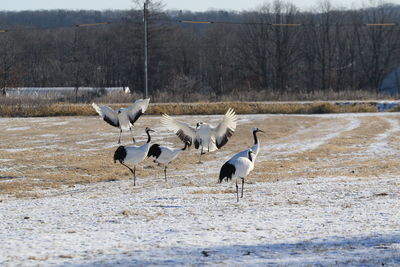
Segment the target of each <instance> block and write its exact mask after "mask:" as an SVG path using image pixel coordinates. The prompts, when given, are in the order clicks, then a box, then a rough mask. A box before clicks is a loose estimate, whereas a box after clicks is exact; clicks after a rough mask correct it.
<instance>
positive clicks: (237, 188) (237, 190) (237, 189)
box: [236, 178, 239, 202]
mask: <svg viewBox="0 0 400 267" xmlns="http://www.w3.org/2000/svg"><path fill="white" fill-rule="evenodd" d="M236 198H237V202H239V186H238V183H237V178H236Z"/></svg>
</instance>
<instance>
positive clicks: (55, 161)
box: [0, 115, 400, 216]
mask: <svg viewBox="0 0 400 267" xmlns="http://www.w3.org/2000/svg"><path fill="white" fill-rule="evenodd" d="M391 118H397V119H399V118H398V117H396V116H391ZM159 119H160V117H159V116H146V119H141V120H139V121H138V123H137V125H136V126H135V129H134V134H135V136H136V137H137V141H138V143H142V142H143V141H144V140H145V136H144V133H143V131H142V129H143V128H144V127H145V126H150V127H153V128H156V130H157V125H158V124H159ZM180 119H181V120H183V121H185V120H186V121H187V122H189V121H190V120H191V118H190V117H186V118H185V117H181V118H180ZM205 119H207V118H205ZM359 120H360V125H359V127H357V128H355V129H353V130H351V131H348V132H344V133H343V134H340V135H339V136H337V137H335V138H332V139H329V140H328V141H327V142H325V143H323V144H321V145H319V146H318V147H317V148H315V149H311V150H307V151H296V150H293V151H291V149H290V146H289V147H288V148H287V153H286V154H274V153H273V150H271V149H270V146H273V145H274V144H278V145H279V144H285V143H286V142H290V143H292V144H295V143H296V142H299V143H301V142H307V140H308V139H310V140H312V138H314V137H315V136H318V135H321V136H322V137H323V136H324V135H325V134H326V133H325V132H323V131H322V130H323V128H324V127H327V126H329V125H331V126H332V125H333V126H335V125H337V126H340V125H343V124H345V123H347V122H348V121H347V120H346V118H345V117H340V118H325V117H314V116H312V117H310V116H285V117H284V119H282V117H281V116H266V117H257V119H255V120H253V121H250V122H247V123H241V124H240V125H239V127H238V128H237V131H236V132H235V134H234V136H233V138H232V140H231V141H229V142H228V144H227V145H226V146H225V147H224V148H223V149H222V150H221V153H224V154H223V158H224V159H223V160H221V158H220V157H221V155H220V154H218V153H220V152H218V153H210V154H207V155H206V156H204V160H205V162H204V163H203V164H193V163H196V162H197V161H198V151H197V150H194V149H191V150H190V151H186V152H184V153H185V154H184V156H183V157H180V158H178V159H177V160H175V161H174V162H173V163H172V164H170V166H169V168H168V176H169V177H168V182H167V183H166V184H165V186H166V187H167V188H168V187H173V186H174V184H175V183H179V184H180V185H182V186H190V187H193V186H210V189H209V190H208V189H199V190H197V191H196V190H195V191H194V192H193V194H204V193H207V194H215V193H232V192H233V191H232V190H231V189H226V190H225V191H224V190H221V189H220V188H219V189H218V190H214V189H216V188H215V187H216V186H217V178H218V175H217V174H214V175H212V176H215V177H214V178H213V179H211V180H210V179H209V178H210V175H207V174H201V173H198V172H197V170H198V169H199V168H206V167H208V166H209V164H214V165H215V163H218V162H220V164H223V162H224V160H225V159H227V158H229V156H230V155H233V154H234V153H236V152H238V151H241V150H242V149H243V148H245V147H248V146H250V145H251V144H252V136H251V134H250V129H251V127H253V126H257V127H260V128H262V129H264V130H265V131H266V134H265V135H261V136H260V138H261V142H262V144H266V145H267V150H264V151H262V152H261V153H262V154H263V155H264V156H265V157H266V158H264V159H262V158H259V159H258V161H257V165H256V168H255V170H254V171H253V172H252V173H251V175H250V176H249V177H248V178H247V179H246V182H247V183H250V182H267V181H276V180H282V179H291V178H298V177H307V178H314V177H321V176H324V177H333V176H351V177H363V178H365V177H375V176H380V175H392V174H398V173H400V167H399V165H398V160H397V158H396V157H392V156H390V155H388V156H386V155H385V154H382V155H375V156H374V155H372V156H371V155H370V156H368V157H367V156H366V155H365V151H366V150H367V149H368V147H369V146H370V145H371V144H373V143H374V142H375V139H376V138H377V137H379V136H380V135H381V134H382V133H385V132H386V131H387V130H390V124H389V123H388V122H387V121H386V120H385V118H384V117H382V116H373V115H371V116H365V117H359ZM26 127H30V128H26ZM309 128H312V129H314V128H315V130H316V131H310V132H309V133H306V134H301V131H303V129H309ZM139 129H140V130H139ZM317 130H321V131H322V132H320V133H318V131H317ZM331 131H333V132H334V131H335V127H333V128H332V130H331ZM158 134H159V132H156V133H155V134H154V137H155V138H157V137H158ZM0 135H1V136H2V142H1V143H0V160H1V162H0V164H1V165H0V194H11V195H14V196H16V197H41V196H42V192H41V191H40V190H41V189H59V188H61V187H74V186H75V185H76V184H87V183H96V182H100V181H103V182H108V181H115V180H123V179H131V173H130V172H129V171H128V170H127V169H126V168H124V167H123V166H121V165H120V164H118V163H117V164H114V163H113V160H112V157H113V153H114V151H115V149H116V148H117V146H118V145H117V143H116V141H117V137H118V130H116V129H114V128H112V127H111V126H108V125H107V124H105V123H104V122H102V121H101V120H100V119H98V118H97V117H73V118H71V117H54V118H39V119H35V118H28V119H24V118H19V119H1V120H0ZM155 141H157V142H160V141H163V142H171V143H174V144H175V146H181V143H180V141H179V140H178V138H177V137H176V136H175V135H173V134H172V133H171V134H170V135H167V136H162V137H159V138H158V139H156V140H155ZM387 141H388V146H389V147H391V149H395V150H399V145H398V144H399V137H397V135H395V134H393V136H390V137H389V138H388V139H387ZM122 142H123V143H125V144H129V142H130V138H129V134H128V133H123V136H122ZM270 150H271V151H270ZM271 153H272V154H271ZM148 166H150V167H148ZM182 171H185V172H193V173H194V176H195V178H193V179H192V177H187V176H186V175H179V173H180V172H182ZM217 171H218V170H216V172H217ZM137 176H138V178H137V183H138V185H140V186H142V187H143V186H149V187H151V186H153V184H154V183H160V182H164V179H163V171H162V168H161V167H158V166H155V165H154V163H153V162H152V161H151V160H150V159H148V160H146V161H145V162H144V163H143V164H141V165H140V166H139V167H138V169H137ZM203 178H204V179H203ZM132 190H134V189H132ZM130 215H131V211H127V213H126V216H130Z"/></svg>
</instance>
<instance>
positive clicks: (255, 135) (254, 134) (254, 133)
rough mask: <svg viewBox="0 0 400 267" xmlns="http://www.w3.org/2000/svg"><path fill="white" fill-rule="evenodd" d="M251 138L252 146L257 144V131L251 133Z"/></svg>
mask: <svg viewBox="0 0 400 267" xmlns="http://www.w3.org/2000/svg"><path fill="white" fill-rule="evenodd" d="M253 137H254V144H255V145H257V144H258V138H257V131H253Z"/></svg>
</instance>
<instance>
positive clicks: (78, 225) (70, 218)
mask: <svg viewBox="0 0 400 267" xmlns="http://www.w3.org/2000/svg"><path fill="white" fill-rule="evenodd" d="M192 118H193V117H191V116H182V117H181V120H183V121H188V122H189V121H192ZM220 118H221V117H220V116H204V117H203V118H202V119H203V120H204V121H206V120H211V121H212V122H214V123H216V122H218V120H219V119H220ZM399 119H400V115H399V114H394V113H393V114H339V115H311V116H300V115H298V116H279V115H256V116H250V115H242V116H239V124H238V131H237V133H236V134H235V135H234V138H233V139H232V141H230V142H231V143H230V142H228V144H227V146H226V147H224V149H222V150H221V151H219V152H217V153H214V154H210V155H206V156H205V157H204V160H205V162H204V163H203V164H193V163H194V162H196V161H197V159H198V154H197V151H195V150H194V149H193V150H191V151H189V152H187V155H186V157H184V158H182V159H179V160H177V162H176V163H175V165H174V164H172V165H171V168H170V169H169V171H168V173H169V174H170V178H169V179H168V181H167V182H164V181H163V178H162V169H161V168H159V167H149V166H152V165H153V164H152V162H151V161H147V162H146V163H145V164H144V165H145V167H143V168H142V169H140V170H139V171H138V186H136V187H133V180H129V176H130V175H129V173H127V172H126V170H124V169H121V168H122V167H121V166H119V164H113V163H112V159H111V158H110V157H112V153H113V151H114V150H115V148H116V146H117V145H116V141H117V137H118V134H117V132H115V131H113V129H112V128H108V126H107V125H105V124H103V122H101V121H99V120H98V119H97V118H92V117H91V118H83V117H82V118H79V117H78V118H62V117H60V118H43V119H38V118H31V119H29V118H28V119H0V128H1V129H0V137H1V138H2V142H1V144H0V193H1V194H0V240H1V246H0V265H1V266H54V265H57V266H60V265H61V266H116V265H121V266H132V265H206V264H213V265H235V264H236V265H266V264H271V265H309V264H311V265H336V264H337V265H344V264H350V265H360V266H368V265H381V264H385V265H400V212H399V207H400V198H399V196H400V179H399V174H400V168H399V164H398V158H399V155H400V145H399V132H400V126H399ZM139 121H141V122H140V124H138V125H137V128H136V130H135V131H134V132H135V134H136V135H139V133H140V131H142V130H141V128H142V127H144V126H145V125H146V126H147V125H150V126H152V127H153V128H154V129H155V130H156V133H155V134H154V135H155V141H157V142H159V143H168V144H169V145H176V146H178V145H179V146H180V145H181V144H180V143H179V142H178V140H177V138H176V137H174V136H173V135H171V134H169V133H168V132H167V131H166V129H163V128H162V127H157V124H158V121H159V117H143V118H142V119H141V120H139ZM38 125H39V126H41V127H38ZM46 126H47V127H46ZM253 126H257V127H259V128H261V129H263V130H265V131H266V132H267V134H266V136H260V138H261V143H262V145H263V148H262V150H261V152H260V153H261V154H260V155H259V157H258V159H257V162H256V168H255V170H254V171H253V173H252V174H250V176H249V177H248V179H247V180H246V184H245V188H244V198H243V199H241V200H240V202H239V203H236V198H235V194H234V192H235V191H234V183H233V182H230V183H223V184H217V183H216V181H217V177H218V172H219V168H220V167H221V165H222V164H223V163H224V162H225V160H227V159H229V157H230V156H231V155H233V153H235V152H237V151H240V150H242V149H244V148H246V147H248V146H250V145H251V142H252V140H251V136H250V134H249V133H250V129H251V128H252V127H253ZM39 128H42V129H39ZM43 128H46V129H45V130H43ZM73 129H77V130H76V131H75V132H73ZM94 130H95V131H94ZM71 131H72V132H71ZM140 136H141V138H137V140H138V142H140V141H142V140H144V139H145V138H144V135H143V134H140ZM3 140H8V142H5V141H3ZM123 140H124V141H128V140H129V135H128V134H125V135H124V136H123ZM46 155H47V157H46ZM70 155H72V156H70ZM24 157H25V158H24ZM38 157H39V158H41V159H42V161H41V162H42V163H41V164H42V166H39V167H40V168H39V167H38V166H37V165H38V164H40V161H39V160H38V159H37V158H38ZM95 157H97V158H101V159H102V158H106V159H105V160H104V161H102V160H99V161H98V162H97V161H96V162H95V161H94V160H95ZM92 160H93V162H95V164H98V165H95V164H94V163H93V164H92V165H95V166H94V167H93V168H91V166H86V165H80V164H83V163H81V162H84V161H92ZM102 165H105V166H102ZM60 166H62V168H61V167H60ZM67 167H68V168H67ZM35 168H36V169H35ZM101 168H105V170H101ZM32 169H35V170H34V171H33V170H32ZM71 169H72V170H71ZM96 170H97V171H98V172H104V173H106V174H104V175H99V177H97V176H96V175H97V174H96ZM110 173H111V174H110ZM41 174H42V175H41ZM75 176H76V177H78V176H79V177H81V178H80V179H83V178H82V177H84V178H85V179H88V182H87V183H83V182H82V181H81V180H79V177H78V178H75ZM69 179H73V180H74V181H76V182H74V183H71V182H70V181H69ZM75 179H76V180H75ZM96 179H97V180H96ZM32 180H34V181H36V182H35V183H33V182H32ZM24 185H26V186H27V187H28V185H29V194H28V195H22V196H20V194H21V191H20V189H21V188H20V187H23V186H24ZM12 190H15V192H16V193H14V194H13V191H12ZM17 193H18V194H17Z"/></svg>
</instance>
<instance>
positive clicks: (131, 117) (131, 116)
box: [128, 109, 143, 125]
mask: <svg viewBox="0 0 400 267" xmlns="http://www.w3.org/2000/svg"><path fill="white" fill-rule="evenodd" d="M142 115H143V111H142V110H141V109H140V110H139V111H138V112H136V113H135V114H129V115H128V118H129V121H130V122H131V123H132V125H133V124H134V123H135V121H137V120H138V119H139V117H140V116H142Z"/></svg>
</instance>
